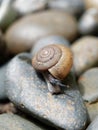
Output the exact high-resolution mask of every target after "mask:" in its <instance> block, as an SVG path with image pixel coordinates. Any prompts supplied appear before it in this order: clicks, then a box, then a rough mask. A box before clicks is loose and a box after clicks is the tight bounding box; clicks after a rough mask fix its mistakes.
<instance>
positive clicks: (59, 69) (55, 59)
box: [32, 44, 72, 94]
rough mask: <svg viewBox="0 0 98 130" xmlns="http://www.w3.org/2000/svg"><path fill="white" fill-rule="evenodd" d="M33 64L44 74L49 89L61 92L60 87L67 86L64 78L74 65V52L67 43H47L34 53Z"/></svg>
mask: <svg viewBox="0 0 98 130" xmlns="http://www.w3.org/2000/svg"><path fill="white" fill-rule="evenodd" d="M32 65H33V67H34V68H35V70H37V71H39V72H41V73H42V74H43V76H44V78H45V80H46V82H47V86H48V90H49V91H50V92H51V93H52V94H54V93H60V92H61V88H60V87H63V86H66V85H65V84H63V83H62V80H63V79H64V78H65V77H66V76H67V74H68V73H69V71H70V69H71V67H72V52H71V51H70V49H69V48H68V47H66V46H65V45H61V44H51V45H47V46H45V47H43V48H41V49H40V50H39V51H38V52H37V53H36V54H35V55H34V57H33V59H32Z"/></svg>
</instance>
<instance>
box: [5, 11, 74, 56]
mask: <svg viewBox="0 0 98 130" xmlns="http://www.w3.org/2000/svg"><path fill="white" fill-rule="evenodd" d="M49 35H61V36H64V37H65V38H67V39H68V40H73V39H75V38H76V36H77V22H76V19H75V18H74V17H73V16H71V15H70V14H67V13H65V12H63V11H57V10H47V11H43V12H38V13H34V14H31V15H28V16H25V17H23V18H21V19H20V20H18V21H16V22H15V23H14V24H13V25H12V26H11V27H10V28H9V29H8V30H7V32H6V35H5V40H6V42H7V47H8V50H9V51H10V52H12V53H14V54H16V53H20V52H24V51H27V50H30V49H31V48H32V46H33V45H34V43H35V42H36V41H37V40H39V39H40V38H42V37H46V36H49Z"/></svg>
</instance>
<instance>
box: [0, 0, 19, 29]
mask: <svg viewBox="0 0 98 130" xmlns="http://www.w3.org/2000/svg"><path fill="white" fill-rule="evenodd" d="M11 3H12V0H3V1H2V3H1V5H0V27H1V28H2V29H6V28H7V27H8V26H9V25H10V24H11V23H12V22H13V21H14V20H15V19H16V17H17V15H18V14H17V12H16V11H15V10H14V9H13V8H12V6H11Z"/></svg>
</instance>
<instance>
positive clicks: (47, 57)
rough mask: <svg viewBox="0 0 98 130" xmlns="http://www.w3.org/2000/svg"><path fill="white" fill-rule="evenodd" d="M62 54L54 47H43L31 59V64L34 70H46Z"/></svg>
mask: <svg viewBox="0 0 98 130" xmlns="http://www.w3.org/2000/svg"><path fill="white" fill-rule="evenodd" d="M61 55H62V52H61V50H60V48H58V47H57V46H56V45H48V46H45V47H43V48H42V49H41V50H40V51H39V52H38V53H37V54H36V55H35V57H34V58H33V61H32V64H33V67H34V68H35V69H36V70H39V71H41V70H47V69H49V68H51V67H52V66H54V65H55V64H56V63H57V62H58V61H59V59H60V57H61Z"/></svg>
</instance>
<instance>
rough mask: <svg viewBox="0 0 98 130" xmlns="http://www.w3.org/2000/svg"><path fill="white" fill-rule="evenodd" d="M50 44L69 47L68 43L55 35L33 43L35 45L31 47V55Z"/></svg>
mask: <svg viewBox="0 0 98 130" xmlns="http://www.w3.org/2000/svg"><path fill="white" fill-rule="evenodd" d="M50 44H63V45H66V46H69V45H70V42H69V41H68V40H66V39H65V38H64V37H62V36H57V35H54V36H48V37H45V38H42V39H40V40H39V41H38V42H36V43H35V45H34V46H33V47H32V50H31V55H34V54H35V53H36V52H38V51H39V50H40V49H41V48H42V47H44V46H47V45H50Z"/></svg>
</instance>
